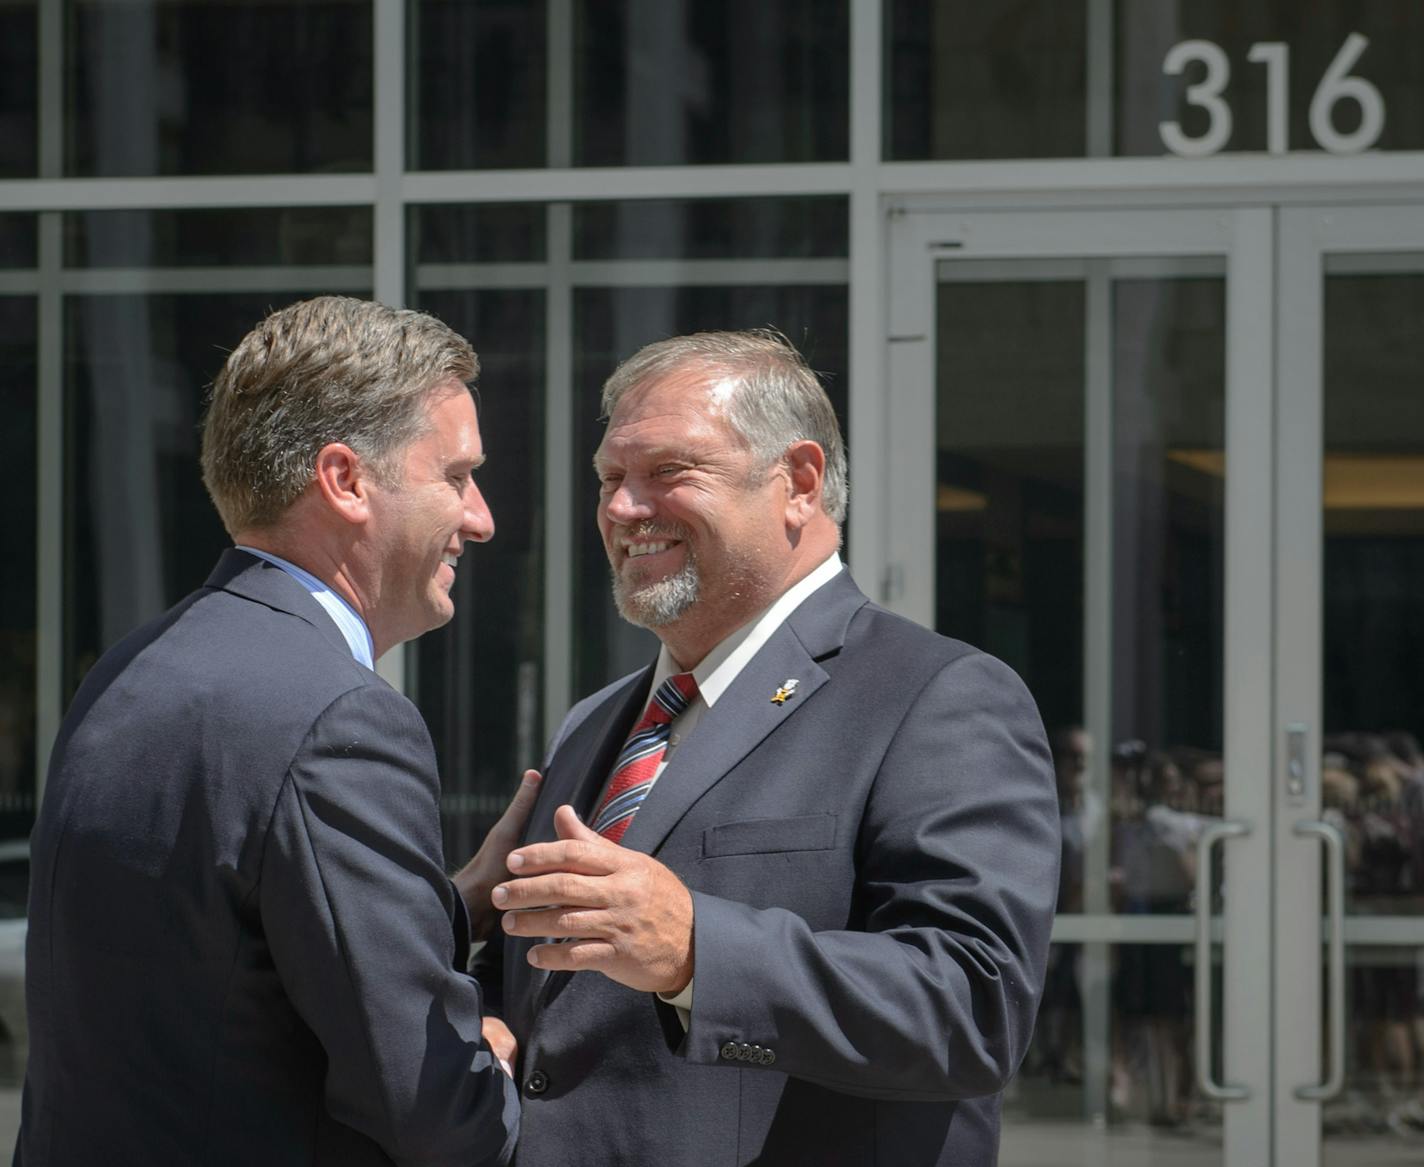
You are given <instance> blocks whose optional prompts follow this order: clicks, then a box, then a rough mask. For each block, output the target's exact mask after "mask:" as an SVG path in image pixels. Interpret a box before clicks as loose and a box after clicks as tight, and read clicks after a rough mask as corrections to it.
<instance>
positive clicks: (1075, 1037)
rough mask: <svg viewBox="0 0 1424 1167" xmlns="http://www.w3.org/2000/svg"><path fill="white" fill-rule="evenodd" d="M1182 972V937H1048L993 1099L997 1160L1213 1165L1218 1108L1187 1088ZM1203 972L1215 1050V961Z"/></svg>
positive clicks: (1188, 999)
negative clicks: (1026, 1027)
mask: <svg viewBox="0 0 1424 1167" xmlns="http://www.w3.org/2000/svg"><path fill="white" fill-rule="evenodd" d="M1193 975H1194V970H1193V964H1192V953H1191V950H1190V949H1189V948H1188V947H1187V946H1186V945H1182V944H1172V943H1164V944H1118V945H1112V946H1109V945H1107V944H1055V945H1053V946H1052V947H1051V948H1050V949H1049V957H1048V975H1047V978H1046V981H1045V986H1044V994H1043V1003H1042V1005H1041V1007H1040V1008H1039V1012H1038V1021H1037V1024H1036V1025H1035V1027H1034V1034H1033V1042H1032V1044H1031V1045H1030V1047H1029V1052H1028V1056H1027V1057H1026V1058H1025V1059H1024V1062H1023V1065H1022V1067H1021V1068H1020V1070H1019V1073H1018V1075H1017V1077H1016V1078H1015V1079H1014V1083H1013V1085H1012V1086H1010V1088H1009V1090H1008V1092H1007V1093H1006V1095H1005V1099H1004V1133H1003V1144H1002V1147H1001V1150H1000V1161H1001V1162H1002V1163H1004V1164H1005V1165H1006V1167H1007V1165H1008V1164H1034V1165H1035V1167H1037V1165H1039V1164H1044V1165H1046V1164H1049V1163H1054V1164H1057V1163H1125V1164H1126V1163H1132V1164H1139V1163H1140V1164H1143V1165H1147V1164H1159V1163H1161V1164H1166V1163H1172V1164H1176V1163H1180V1164H1183V1165H1186V1164H1191V1165H1192V1167H1210V1165H1212V1164H1218V1163H1221V1162H1222V1161H1223V1159H1222V1147H1221V1109H1220V1107H1219V1106H1215V1105H1213V1104H1210V1103H1207V1102H1205V1101H1204V1100H1203V1099H1202V1098H1201V1097H1200V1096H1199V1095H1198V1094H1197V1091H1196V1086H1195V1068H1194V1057H1193V1053H1194V1051H1193V1048H1192V1033H1193V1029H1192V1027H1193V1024H1194V1014H1195V1012H1196V1002H1195V990H1194V985H1193V979H1192V978H1193ZM1213 976H1214V978H1215V982H1216V983H1215V988H1214V991H1213V996H1212V999H1213V1003H1214V1004H1215V1006H1216V1008H1215V1010H1214V1013H1213V1017H1212V1025H1213V1028H1214V1030H1215V1034H1214V1036H1213V1040H1212V1048H1213V1050H1216V1051H1220V1049H1221V1048H1222V1043H1221V1024H1222V1018H1221V1008H1220V1002H1221V999H1222V997H1221V966H1220V964H1219V963H1218V964H1217V965H1216V967H1215V968H1214V969H1213ZM1094 996H1097V997H1099V998H1100V999H1099V1000H1096V1001H1095V1000H1093V999H1092V998H1093V997H1094ZM1217 1056H1218V1059H1219V1056H1220V1055H1219V1053H1218V1054H1217ZM1215 1070H1216V1073H1217V1076H1218V1078H1219V1077H1220V1066H1219V1065H1218V1066H1216V1067H1215ZM1085 1117H1088V1118H1091V1119H1093V1120H1094V1121H1092V1122H1084V1121H1083V1120H1084V1118H1085ZM1183 1135H1190V1136H1191V1138H1190V1140H1187V1141H1184V1140H1183V1138H1182V1136H1183Z"/></svg>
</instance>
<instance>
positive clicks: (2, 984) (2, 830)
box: [0, 296, 39, 1142]
mask: <svg viewBox="0 0 1424 1167" xmlns="http://www.w3.org/2000/svg"><path fill="white" fill-rule="evenodd" d="M37 339H38V313H37V305H36V301H35V300H34V298H33V297H29V296H0V401H4V403H5V407H6V417H5V424H4V425H3V426H0V491H3V497H4V499H5V500H6V501H5V506H4V507H0V546H4V547H5V549H6V557H7V563H8V566H7V569H6V570H5V571H2V572H0V1095H3V1096H4V1099H5V1101H6V1103H7V1105H6V1106H5V1107H4V1108H3V1109H4V1113H5V1114H13V1115H14V1116H15V1117H14V1118H13V1119H12V1120H10V1121H9V1122H8V1123H6V1122H4V1121H0V1138H4V1137H6V1136H7V1135H8V1137H9V1138H10V1141H12V1142H13V1141H14V1136H15V1134H16V1131H17V1124H18V1119H19V1091H20V1086H21V1084H22V1082H23V1081H24V1074H25V1050H26V1046H27V1033H28V1028H27V1026H26V1023H25V910H26V897H27V895H28V892H29V883H30V878H29V877H30V860H29V854H30V845H29V841H28V840H29V834H30V829H31V827H33V826H34V822H35V762H36V754H35V747H36V741H35V685H36V661H35V657H36V650H37V641H36V625H37V622H38V612H37V604H36V600H37V596H36V584H35V560H36V558H37V555H38V550H39V548H38V546H37V539H36V533H37V524H36V510H37V507H38V498H37V493H36V469H37V425H36V420H37V419H36V410H37V404H38V376H37V372H38V359H37Z"/></svg>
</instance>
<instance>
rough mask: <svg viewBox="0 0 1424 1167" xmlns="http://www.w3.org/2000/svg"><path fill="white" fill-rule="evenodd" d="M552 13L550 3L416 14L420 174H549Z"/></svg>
mask: <svg viewBox="0 0 1424 1167" xmlns="http://www.w3.org/2000/svg"><path fill="white" fill-rule="evenodd" d="M547 7H548V6H547V5H546V4H545V3H544V2H543V0H415V2H414V3H412V4H411V5H410V21H411V32H410V41H409V43H410V45H411V49H412V54H413V69H412V83H411V89H410V92H411V100H412V103H413V104H412V108H411V117H410V134H409V141H410V155H411V165H412V166H413V167H414V168H415V169H417V170H475V169H496V168H499V167H535V166H544V165H546V163H547V159H546V157H545V145H544V141H545V132H546V131H545V110H546V97H545V93H546V84H547V82H546V69H547V64H546V62H547V53H546V48H545V42H546V35H547V33H546V27H545V25H546V10H547Z"/></svg>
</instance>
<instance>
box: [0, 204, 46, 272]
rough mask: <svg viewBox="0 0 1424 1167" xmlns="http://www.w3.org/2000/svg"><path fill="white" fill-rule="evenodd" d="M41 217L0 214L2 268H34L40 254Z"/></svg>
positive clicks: (0, 258) (0, 256)
mask: <svg viewBox="0 0 1424 1167" xmlns="http://www.w3.org/2000/svg"><path fill="white" fill-rule="evenodd" d="M38 222H39V217H38V216H37V215H26V214H20V213H17V212H11V213H8V214H0V268H19V267H34V266H35V264H36V262H37V258H38V254H39V232H38V230H37V227H38Z"/></svg>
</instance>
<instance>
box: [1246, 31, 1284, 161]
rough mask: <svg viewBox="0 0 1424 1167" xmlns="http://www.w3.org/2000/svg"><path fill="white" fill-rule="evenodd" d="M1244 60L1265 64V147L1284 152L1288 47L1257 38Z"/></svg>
mask: <svg viewBox="0 0 1424 1167" xmlns="http://www.w3.org/2000/svg"><path fill="white" fill-rule="evenodd" d="M1246 59H1247V60H1248V61H1251V62H1253V63H1255V64H1264V65H1265V66H1266V149H1267V150H1269V151H1270V152H1271V153H1272V154H1284V153H1285V152H1286V151H1287V150H1288V149H1290V146H1289V144H1288V143H1287V140H1286V112H1287V111H1286V106H1287V103H1288V102H1289V100H1290V97H1289V94H1290V46H1289V45H1287V44H1285V43H1284V42H1283V41H1261V42H1260V43H1258V44H1254V45H1252V46H1251V51H1250V52H1249V53H1247V54H1246Z"/></svg>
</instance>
